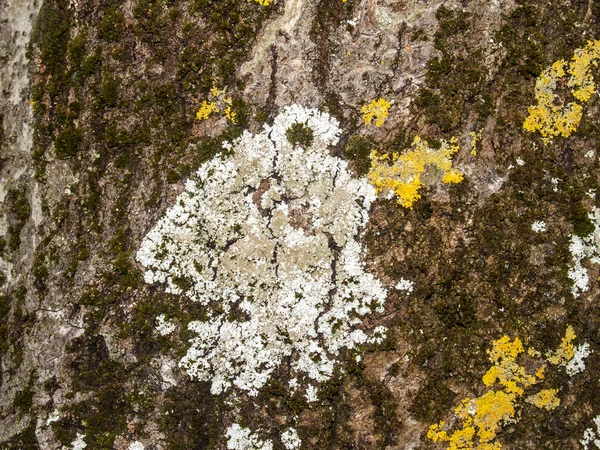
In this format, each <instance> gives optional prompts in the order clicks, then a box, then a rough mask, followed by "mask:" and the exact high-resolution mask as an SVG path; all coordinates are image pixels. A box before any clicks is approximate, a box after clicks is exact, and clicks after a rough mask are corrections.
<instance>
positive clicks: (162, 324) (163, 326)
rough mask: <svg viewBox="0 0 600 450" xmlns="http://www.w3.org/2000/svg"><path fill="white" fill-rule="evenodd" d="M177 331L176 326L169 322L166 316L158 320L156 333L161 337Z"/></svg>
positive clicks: (159, 317)
mask: <svg viewBox="0 0 600 450" xmlns="http://www.w3.org/2000/svg"><path fill="white" fill-rule="evenodd" d="M173 331H175V324H174V323H173V322H171V321H169V320H168V319H167V318H166V317H165V315H164V314H160V315H159V316H158V317H157V318H156V332H157V333H158V334H160V335H161V336H168V335H169V334H171V333H172V332H173Z"/></svg>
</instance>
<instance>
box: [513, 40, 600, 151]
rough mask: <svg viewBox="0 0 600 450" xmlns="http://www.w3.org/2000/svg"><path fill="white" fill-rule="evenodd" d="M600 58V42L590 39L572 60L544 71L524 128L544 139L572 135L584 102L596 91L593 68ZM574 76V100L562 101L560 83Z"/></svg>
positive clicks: (572, 88) (556, 63)
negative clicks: (534, 102)
mask: <svg viewBox="0 0 600 450" xmlns="http://www.w3.org/2000/svg"><path fill="white" fill-rule="evenodd" d="M598 59H600V41H588V43H587V45H586V46H585V47H583V48H580V49H577V50H575V53H574V55H573V58H572V59H571V61H570V62H569V63H567V62H566V61H564V60H562V59H561V60H558V61H556V62H555V63H554V64H552V65H551V66H550V67H549V68H547V69H546V70H544V71H543V72H542V73H541V74H540V76H539V77H538V79H537V81H536V84H535V98H536V101H537V104H536V105H534V106H530V107H529V109H528V112H529V115H528V116H527V118H526V119H525V121H524V122H523V128H524V129H525V130H527V131H531V132H539V133H540V134H541V135H542V140H543V141H544V142H549V141H550V139H551V138H552V137H555V136H563V137H568V136H570V135H571V134H572V133H573V132H574V131H575V130H577V127H578V126H579V122H580V121H581V118H582V116H583V106H582V105H581V104H582V103H587V102H588V101H589V100H590V98H591V96H592V94H594V92H595V91H596V86H595V83H594V78H593V75H592V67H595V66H596V65H597V60H598ZM567 75H570V77H569V79H568V80H567V83H566V84H567V86H568V87H569V89H570V92H571V95H572V96H573V97H574V100H573V101H571V102H568V103H566V104H563V103H561V102H560V101H558V99H557V96H556V95H555V91H556V88H557V84H558V82H559V81H560V80H561V79H563V78H565V77H566V76H567Z"/></svg>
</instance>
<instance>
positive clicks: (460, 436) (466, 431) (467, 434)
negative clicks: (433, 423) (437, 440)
mask: <svg viewBox="0 0 600 450" xmlns="http://www.w3.org/2000/svg"><path fill="white" fill-rule="evenodd" d="M474 436H475V427H469V426H466V427H464V428H462V429H460V430H456V431H455V432H454V433H452V435H451V436H449V437H448V444H450V447H448V448H450V449H467V448H474V447H473V437H474Z"/></svg>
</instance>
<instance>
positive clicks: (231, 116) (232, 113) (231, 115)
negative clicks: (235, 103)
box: [225, 106, 237, 123]
mask: <svg viewBox="0 0 600 450" xmlns="http://www.w3.org/2000/svg"><path fill="white" fill-rule="evenodd" d="M225 117H227V120H229V121H230V122H231V123H236V122H237V114H236V113H235V111H232V110H231V106H227V108H225Z"/></svg>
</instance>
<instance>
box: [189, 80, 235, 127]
mask: <svg viewBox="0 0 600 450" xmlns="http://www.w3.org/2000/svg"><path fill="white" fill-rule="evenodd" d="M225 93H226V89H219V88H218V87H217V86H215V85H213V87H212V88H211V90H210V97H211V98H210V100H211V101H207V100H203V101H202V104H201V105H200V109H199V110H198V112H197V113H196V119H198V120H206V119H208V118H209V116H210V115H211V114H212V113H221V112H222V115H223V116H225V117H226V118H227V120H229V121H230V122H231V123H236V121H237V114H236V113H235V111H233V108H232V105H233V99H232V97H225Z"/></svg>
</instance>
